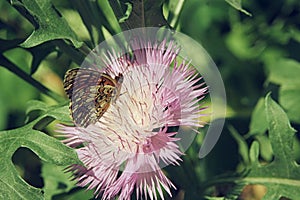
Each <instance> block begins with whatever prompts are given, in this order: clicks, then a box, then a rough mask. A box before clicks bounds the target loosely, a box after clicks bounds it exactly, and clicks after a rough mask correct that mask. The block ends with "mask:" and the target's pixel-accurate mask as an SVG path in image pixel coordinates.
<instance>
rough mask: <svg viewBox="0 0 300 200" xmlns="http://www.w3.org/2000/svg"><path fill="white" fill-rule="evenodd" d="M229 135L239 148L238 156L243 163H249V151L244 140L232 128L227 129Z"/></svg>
mask: <svg viewBox="0 0 300 200" xmlns="http://www.w3.org/2000/svg"><path fill="white" fill-rule="evenodd" d="M228 129H229V131H230V133H231V135H232V136H233V137H234V139H235V140H236V142H237V143H238V147H239V154H240V156H241V157H242V159H243V161H244V162H245V163H246V164H248V163H249V149H248V145H247V143H246V141H245V139H244V138H243V137H242V136H241V135H240V134H239V133H238V132H237V130H235V129H234V128H233V127H232V126H229V127H228Z"/></svg>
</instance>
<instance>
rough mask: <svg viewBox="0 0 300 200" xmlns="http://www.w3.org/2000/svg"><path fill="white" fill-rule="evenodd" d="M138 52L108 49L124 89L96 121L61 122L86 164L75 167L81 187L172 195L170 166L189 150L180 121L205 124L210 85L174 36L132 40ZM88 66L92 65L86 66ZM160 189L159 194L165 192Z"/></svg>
mask: <svg viewBox="0 0 300 200" xmlns="http://www.w3.org/2000/svg"><path fill="white" fill-rule="evenodd" d="M131 49H132V54H131V56H129V54H123V55H118V54H116V53H114V52H112V53H108V54H106V57H105V65H106V66H105V68H104V69H103V70H102V71H103V72H106V73H107V74H109V75H110V76H111V77H115V76H117V75H118V74H120V73H122V74H123V82H122V86H121V91H120V95H118V98H117V99H116V100H114V101H113V102H111V104H110V107H109V108H108V109H107V110H106V112H105V113H104V114H103V116H102V117H101V118H100V119H99V120H98V121H97V122H96V123H94V124H90V125H88V126H87V127H79V126H74V127H71V126H65V125H61V126H60V130H59V131H60V132H61V133H63V134H64V136H65V137H67V139H65V140H64V142H65V143H66V144H67V145H68V146H70V147H73V148H75V149H76V151H77V154H78V157H79V159H80V160H81V161H82V162H83V164H84V166H79V165H73V166H71V167H70V170H71V171H73V172H74V174H75V176H76V179H77V181H78V185H79V186H82V187H84V186H87V188H88V189H95V194H96V196H99V195H102V199H111V198H114V197H116V196H119V199H121V200H122V199H130V196H131V194H132V193H133V192H134V191H135V193H136V196H137V199H140V198H143V197H145V198H147V197H150V199H157V198H158V196H160V197H161V198H162V199H163V198H164V197H163V190H165V191H166V192H167V193H168V194H169V195H170V196H172V195H171V191H170V190H171V188H174V189H175V186H174V185H173V184H172V182H171V181H170V180H169V179H168V178H167V177H166V176H165V175H164V173H163V171H162V170H161V168H162V165H169V164H172V165H179V161H181V158H180V156H181V155H182V154H183V153H182V152H181V151H180V149H179V146H178V144H177V143H176V141H178V140H180V138H176V134H177V133H178V128H179V127H182V126H184V127H194V128H198V127H202V126H203V124H202V123H200V121H199V118H200V117H201V116H202V115H203V114H202V110H203V109H204V108H203V107H201V106H200V105H199V102H200V101H201V99H202V98H203V97H204V96H205V94H206V92H207V87H204V86H203V83H202V84H199V82H200V81H201V77H199V75H198V74H197V73H196V71H195V70H194V69H193V68H192V67H191V66H190V64H189V63H186V62H185V61H182V63H179V62H178V61H176V58H177V57H178V53H179V48H177V47H176V45H175V44H174V43H173V42H172V41H171V42H169V43H168V44H167V43H166V41H163V42H161V43H160V44H158V43H155V44H153V43H151V42H147V43H146V42H141V41H138V40H135V41H133V42H131ZM83 70H84V69H83ZM157 194H158V195H157Z"/></svg>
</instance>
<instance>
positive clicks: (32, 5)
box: [0, 0, 300, 199]
mask: <svg viewBox="0 0 300 200" xmlns="http://www.w3.org/2000/svg"><path fill="white" fill-rule="evenodd" d="M116 2H119V3H120V4H117V3H116ZM133 2H134V4H133V5H138V2H139V1H133ZM228 2H229V3H231V5H233V6H234V7H235V8H233V7H232V6H230V5H229V4H228ZM228 2H225V1H223V0H187V1H180V0H178V1H177V0H169V1H165V2H164V1H152V2H150V3H149V1H148V2H147V1H146V2H145V7H147V6H148V7H147V8H148V9H149V11H148V12H145V13H143V15H145V16H146V17H147V19H150V20H149V21H146V22H145V24H144V25H157V24H170V25H171V26H172V27H173V28H174V29H176V30H178V31H181V32H183V33H185V34H187V35H188V36H190V37H192V38H193V39H195V40H196V41H198V42H199V43H200V44H202V45H203V46H204V48H205V49H206V50H207V51H208V53H209V54H210V55H211V57H212V58H213V60H214V61H215V63H216V64H217V66H218V67H219V70H220V72H221V74H222V77H223V81H224V84H225V87H226V94H227V102H228V105H227V111H228V113H227V119H226V125H225V128H224V131H223V133H222V135H221V138H220V140H219V141H218V143H217V146H216V147H215V148H214V150H213V152H211V153H210V154H209V155H208V156H207V157H206V158H205V159H202V160H199V159H198V158H197V153H198V150H199V145H200V144H201V136H200V137H199V138H198V140H197V141H195V143H194V144H193V146H192V147H191V148H190V149H189V151H188V152H187V155H186V156H185V157H183V159H184V161H183V163H182V165H181V167H168V168H167V169H166V173H167V174H168V175H169V177H170V178H171V180H173V181H174V183H175V185H176V186H177V187H178V190H177V191H173V193H174V198H176V199H205V198H206V199H236V198H240V199H261V198H263V196H264V195H266V196H265V197H264V198H265V199H280V198H282V199H283V198H288V199H296V198H297V197H299V196H300V194H299V191H297V189H296V188H297V187H300V181H299V180H300V169H299V168H298V165H297V164H295V163H299V162H300V145H299V136H298V135H297V134H296V135H293V134H294V132H297V130H299V127H300V126H299V124H300V114H299V113H300V104H299V102H300V89H299V88H300V87H299V86H300V79H299V74H300V64H299V62H300V55H299V52H300V45H299V42H300V30H299V27H300V2H299V1H298V0H277V1H270V0H263V1H260V0H254V1H243V5H242V6H243V8H245V9H246V10H247V11H248V12H250V13H251V15H252V16H249V15H247V14H245V12H246V13H247V11H245V10H244V12H241V11H240V10H238V9H239V8H241V7H240V6H241V4H240V3H241V2H240V1H237V0H236V1H233V0H232V1H228ZM109 3H110V4H109ZM127 3H128V2H127ZM162 3H163V11H164V12H163V14H164V17H162V15H158V14H157V13H160V9H159V8H160V6H161V5H162ZM37 5H39V6H40V7H39V6H37ZM110 5H111V6H112V7H111V6H110ZM119 5H121V6H120V7H118V6H119ZM128 5H129V4H126V1H124V0H123V1H110V2H107V1H100V0H99V1H83V0H74V1H59V0H52V1H48V0H45V1H42V0H34V1H33V0H32V1H28V0H23V1H17V0H11V1H0V13H1V14H0V52H1V57H0V66H1V67H0V85H1V86H0V130H3V131H2V132H1V135H0V137H1V140H0V145H1V146H2V147H1V149H2V150H5V151H6V150H7V149H9V147H11V146H10V145H7V144H9V141H10V140H8V139H7V138H9V135H10V134H12V132H9V131H4V130H11V129H15V128H17V127H22V126H24V124H28V122H30V123H29V126H28V125H27V126H25V129H26V127H27V128H28V130H30V131H29V132H30V133H32V131H31V130H32V129H35V130H40V131H43V132H45V133H47V134H48V135H50V136H51V135H53V134H54V131H53V129H54V128H53V127H54V124H55V122H52V120H53V119H57V118H58V119H59V120H60V121H62V120H64V119H65V118H64V117H62V116H61V113H64V111H66V112H68V110H67V108H66V106H64V105H67V100H66V97H65V94H64V91H63V87H62V79H63V76H64V73H65V72H66V70H67V69H69V68H70V67H75V66H76V65H79V64H80V62H81V60H82V58H83V56H84V54H85V53H86V52H87V50H88V49H89V48H93V46H94V45H96V44H98V43H99V42H101V41H103V40H104V39H105V37H106V36H108V35H109V34H115V33H117V32H119V31H120V30H121V28H120V27H119V25H118V23H117V19H119V21H125V23H122V24H121V25H122V26H121V27H122V28H124V27H126V26H129V27H132V26H133V27H135V26H140V25H141V22H140V21H139V20H138V19H139V15H140V14H141V13H140V12H137V13H136V14H137V16H134V14H135V12H132V13H133V14H132V15H130V16H131V17H129V18H128V19H126V18H127V17H126V15H125V14H124V13H125V12H124V11H126V6H128ZM180 5H182V7H181V6H180ZM24 8H25V9H24ZM116 8H118V9H116ZM135 8H136V7H135V6H133V9H135ZM236 8H238V9H236ZM113 9H114V10H115V14H116V15H114V14H113ZM124 9H125V10H124ZM26 10H27V11H26ZM28 11H29V13H30V14H29V13H28ZM117 11H118V12H117ZM24 16H25V17H24ZM32 16H34V17H32ZM52 16H56V18H51V17H52ZM26 17H27V19H26ZM47 17H49V18H47ZM61 18H63V19H65V21H64V22H62V20H61ZM47 19H50V22H49V21H47ZM56 20H57V21H56ZM60 23H62V24H60ZM46 25H47V26H46ZM61 27H70V30H68V28H65V29H60V28H61ZM35 29H36V30H39V31H35V33H34V34H36V35H31V34H32V31H33V30H35ZM71 29H72V30H71ZM30 35H31V38H29V36H30ZM28 38H29V39H28ZM53 39H54V40H53ZM62 39H64V40H62ZM24 41H25V42H24ZM82 42H84V43H82ZM82 44H83V46H82ZM20 70H22V71H20ZM20 77H23V79H25V80H27V81H24V80H22V78H20ZM35 80H36V81H35ZM43 86H45V87H46V88H48V89H49V90H48V89H46V88H44V87H43ZM269 92H271V95H270V96H268V95H267V94H268V93H269ZM272 99H274V100H275V101H273V100H272ZM30 100H40V101H38V102H37V101H34V102H32V101H31V103H28V102H30ZM275 102H278V104H276V103H275ZM51 105H54V107H49V106H51ZM57 105H58V106H57ZM286 116H287V117H286ZM275 122H276V126H275V127H274V126H273V125H274V123H275ZM289 122H290V123H291V125H292V127H293V128H294V130H292V129H291V128H290V127H289V126H287V124H289ZM49 123H50V124H49ZM48 124H49V125H48ZM46 125H47V126H46ZM23 128H24V127H23ZM25 129H19V131H16V133H15V134H18V133H17V132H22V133H24V134H25V133H26V131H25ZM15 130H18V129H15ZM26 130H27V129H26ZM4 136H5V137H4ZM26 137H27V136H26V135H24V138H26ZM39 139H41V138H39ZM44 139H46V138H44ZM44 139H43V140H44ZM41 141H42V140H41ZM41 141H40V142H37V144H41ZM24 144H25V143H22V142H20V143H19V146H16V148H15V149H14V150H11V152H9V154H7V157H5V156H1V159H2V161H3V163H6V160H5V158H6V159H8V160H9V159H10V158H11V157H10V156H12V160H13V163H14V166H15V167H16V169H17V172H18V173H19V174H20V175H21V176H22V177H23V179H24V180H25V181H26V182H27V183H29V184H30V185H32V186H34V187H37V188H43V189H44V191H45V198H46V199H51V198H52V199H72V198H73V199H89V198H92V193H91V192H88V193H86V192H83V190H82V189H80V188H76V187H75V186H74V183H73V182H71V181H69V179H68V176H69V175H65V174H63V173H62V172H59V171H62V169H63V167H58V166H57V165H62V166H66V165H68V164H70V163H72V162H75V161H74V159H71V158H70V159H69V160H63V159H62V158H57V159H56V160H55V159H54V160H53V161H51V159H50V158H49V157H51V155H52V154H51V153H53V155H54V154H57V152H50V154H49V155H48V156H49V157H47V155H46V153H45V152H44V153H43V152H41V151H40V150H39V149H35V148H34V147H32V146H30V144H29V145H24ZM19 147H28V148H19ZM57 148H61V147H57ZM17 149H18V150H17ZM29 149H31V150H29ZM46 149H47V148H46ZM277 149H279V150H278V151H277ZM45 151H46V150H45ZM64 151H66V152H67V151H69V150H64ZM3 152H4V151H3ZM33 152H35V154H34V153H33ZM40 158H42V160H41V159H40ZM2 161H1V162H2ZM45 161H48V162H45ZM49 161H50V162H49ZM53 164H54V165H53ZM261 165H262V166H263V167H262V166H261ZM5 166H6V165H5ZM4 169H6V168H4ZM7 172H9V170H8V171H5V170H3V172H2V175H1V176H0V179H1V180H2V181H1V182H3V181H4V180H6V178H8V176H7ZM272 178H273V179H274V180H273V179H272ZM276 178H278V179H276ZM275 179H276V180H275ZM283 179H284V180H287V182H286V183H282V182H281V180H283ZM20 184H21V185H22V184H23V183H20ZM6 185H10V186H12V187H13V188H16V187H18V186H17V185H14V183H13V182H6ZM245 185H248V186H247V187H245ZM271 188H276V189H277V190H276V191H272V189H271ZM267 191H268V193H267V194H266V192H267ZM2 192H5V193H6V194H9V195H12V194H11V193H10V192H9V190H6V189H5V188H4V189H3V188H2ZM39 192H40V190H39ZM25 193H26V192H25ZM28 194H29V192H27V193H26V194H25V197H24V198H27V199H30V196H27V195H28ZM271 195H273V196H271ZM0 196H1V195H0ZM4 196H5V195H4ZM10 197H15V196H14V195H12V196H10ZM38 197H39V198H40V197H41V196H40V195H38Z"/></svg>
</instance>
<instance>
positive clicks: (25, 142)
mask: <svg viewBox="0 0 300 200" xmlns="http://www.w3.org/2000/svg"><path fill="white" fill-rule="evenodd" d="M34 124H35V121H33V122H31V123H30V124H27V125H25V126H23V127H21V128H17V129H13V130H9V131H1V132H0V152H2V154H1V159H0V165H1V172H0V180H1V181H0V188H1V189H0V197H1V199H44V198H43V194H42V190H41V189H37V188H34V187H32V186H30V185H28V184H27V183H26V182H25V181H24V180H23V179H22V178H21V177H20V176H19V174H18V172H17V170H16V169H15V167H14V165H13V163H12V156H13V154H14V153H15V151H16V150H17V149H18V148H20V147H27V148H29V149H31V150H32V151H33V152H34V153H35V154H36V155H38V156H39V157H40V158H41V159H42V160H43V161H45V162H49V163H52V164H55V165H62V166H67V165H71V164H80V161H79V160H78V158H77V154H76V153H75V151H74V150H73V149H71V148H69V147H67V146H66V145H64V144H62V143H61V142H60V141H58V140H57V139H54V138H52V137H50V136H48V135H46V134H44V133H43V132H40V131H37V130H33V129H32V128H33V125H34Z"/></svg>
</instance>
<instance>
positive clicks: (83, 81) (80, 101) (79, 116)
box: [64, 68, 123, 127]
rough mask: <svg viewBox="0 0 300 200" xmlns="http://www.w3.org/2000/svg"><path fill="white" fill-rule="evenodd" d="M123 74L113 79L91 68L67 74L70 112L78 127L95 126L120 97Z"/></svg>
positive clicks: (65, 81) (74, 70)
mask: <svg viewBox="0 0 300 200" xmlns="http://www.w3.org/2000/svg"><path fill="white" fill-rule="evenodd" d="M122 82H123V74H122V73H119V74H118V75H117V76H115V78H114V79H113V78H112V77H111V76H110V75H109V74H107V73H103V72H100V71H97V70H94V69H89V68H82V69H79V68H76V69H71V70H68V71H67V72H66V75H65V78H64V89H65V92H66V94H67V96H68V97H69V99H70V101H71V103H70V111H71V115H72V118H73V120H74V123H75V124H76V125H79V126H82V127H87V126H88V125H90V124H95V123H96V122H97V121H99V119H100V118H101V117H102V116H103V114H104V113H105V112H106V111H107V109H108V108H109V106H110V104H111V102H113V103H115V101H116V99H117V98H118V97H119V96H120V90H121V85H122Z"/></svg>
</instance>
